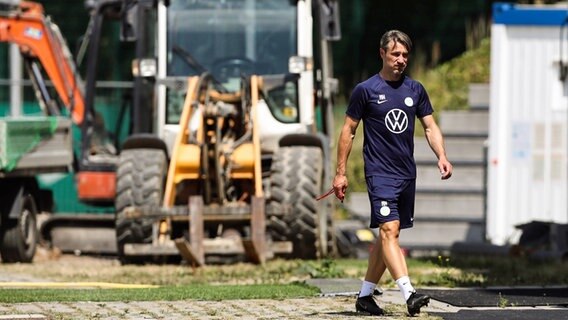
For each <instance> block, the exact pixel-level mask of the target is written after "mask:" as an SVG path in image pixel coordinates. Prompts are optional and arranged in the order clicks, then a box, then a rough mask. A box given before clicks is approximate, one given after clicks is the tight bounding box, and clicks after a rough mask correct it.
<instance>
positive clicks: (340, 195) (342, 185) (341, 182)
mask: <svg viewBox="0 0 568 320" xmlns="http://www.w3.org/2000/svg"><path fill="white" fill-rule="evenodd" d="M348 185H349V183H348V182H347V177H346V176H345V175H342V174H338V175H336V176H335V178H333V192H334V193H335V197H336V198H337V199H339V200H340V201H341V202H343V199H345V192H346V191H347V186H348Z"/></svg>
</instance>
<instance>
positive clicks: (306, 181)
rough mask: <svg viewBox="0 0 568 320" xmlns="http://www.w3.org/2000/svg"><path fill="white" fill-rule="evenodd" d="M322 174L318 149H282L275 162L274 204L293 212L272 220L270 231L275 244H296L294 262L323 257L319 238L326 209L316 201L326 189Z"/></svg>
mask: <svg viewBox="0 0 568 320" xmlns="http://www.w3.org/2000/svg"><path fill="white" fill-rule="evenodd" d="M322 171H323V155H322V151H321V149H320V148H317V147H304V146H292V147H281V148H280V149H279V150H278V152H277V153H276V154H275V156H274V158H273V161H272V167H271V177H270V178H271V189H270V202H271V205H272V206H274V207H275V208H279V207H289V208H291V212H289V213H288V214H286V215H283V216H282V215H278V214H275V215H271V216H269V217H268V219H269V222H268V231H269V232H270V236H271V237H272V239H273V240H275V241H291V242H292V244H293V252H292V253H291V255H290V256H289V257H290V258H298V259H317V258H321V257H322V252H321V251H322V250H321V248H322V245H321V244H320V243H319V242H320V241H319V237H318V229H319V226H318V212H319V211H320V210H321V209H322V207H321V205H320V204H318V203H317V201H316V200H315V198H316V196H317V195H318V194H319V193H320V192H321V189H322V186H321V185H322V175H323V174H322ZM324 246H327V244H324Z"/></svg>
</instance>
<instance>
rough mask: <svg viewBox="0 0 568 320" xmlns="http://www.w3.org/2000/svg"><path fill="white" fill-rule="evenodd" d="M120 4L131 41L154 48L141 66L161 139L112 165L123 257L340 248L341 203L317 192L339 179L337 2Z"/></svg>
mask: <svg viewBox="0 0 568 320" xmlns="http://www.w3.org/2000/svg"><path fill="white" fill-rule="evenodd" d="M125 3H127V4H131V6H130V7H129V6H128V5H127V6H126V7H128V9H127V12H126V13H125V16H126V17H127V20H128V25H129V26H130V27H131V28H129V31H130V32H131V33H130V36H131V37H132V38H136V39H137V40H136V41H138V42H141V43H146V44H156V46H155V47H151V46H148V48H147V49H148V51H147V52H146V54H147V56H146V57H145V58H144V57H143V56H142V55H139V58H140V59H137V60H136V61H135V62H134V63H133V66H134V75H135V76H136V79H137V81H140V82H144V83H145V84H146V85H149V84H152V83H153V84H154V91H152V94H153V97H151V98H149V99H140V102H147V101H155V103H156V105H155V107H153V108H147V110H148V111H149V112H148V113H146V114H144V117H146V118H147V119H154V123H153V124H152V125H151V126H152V128H153V129H152V130H151V131H153V132H155V134H154V135H151V134H135V135H132V136H131V137H130V138H128V139H127V140H126V142H125V143H124V144H123V145H122V147H121V153H120V160H119V162H118V164H117V175H116V177H117V182H116V186H117V189H116V192H117V195H116V202H115V205H116V233H117V250H118V255H119V258H120V260H121V261H122V262H123V263H137V262H143V261H147V260H149V259H152V258H154V259H155V258H158V259H160V260H163V259H165V258H168V257H174V258H179V257H183V258H184V259H185V260H187V261H188V262H190V263H192V264H195V265H202V264H204V263H206V261H216V260H218V259H220V261H226V260H227V259H231V258H237V259H238V258H239V257H241V258H245V259H248V260H249V261H254V262H257V263H262V262H264V261H265V260H266V259H269V258H271V257H274V256H282V257H290V258H302V259H316V258H321V257H325V256H328V255H331V254H333V253H334V252H335V243H334V230H333V221H332V213H333V207H332V200H331V199H326V200H324V201H320V202H316V200H315V198H316V196H317V195H318V194H320V193H323V192H324V191H325V190H326V189H329V187H330V186H331V178H332V172H331V171H330V165H331V155H330V148H331V144H332V143H331V138H332V127H333V121H332V107H333V94H334V91H335V89H336V87H337V83H336V81H335V80H334V79H333V74H332V68H331V56H330V53H331V49H330V43H329V41H332V40H337V39H339V37H340V32H339V19H338V17H339V15H338V3H337V2H336V1H323V0H321V1H320V0H314V1H309V0H306V1H258V0H230V1H211V0H196V1H183V0H171V1H165V0H158V1H125ZM143 8H146V9H143ZM152 8H155V10H156V15H155V16H151V15H148V12H151V9H152ZM138 13H143V14H145V15H146V16H144V17H141V16H139V15H138ZM147 36H149V37H150V38H145V37H147ZM139 53H141V51H140V52H139ZM146 93H147V91H146ZM135 95H136V93H135ZM135 108H136V107H135ZM151 111H153V113H152V112H151ZM133 121H136V120H133Z"/></svg>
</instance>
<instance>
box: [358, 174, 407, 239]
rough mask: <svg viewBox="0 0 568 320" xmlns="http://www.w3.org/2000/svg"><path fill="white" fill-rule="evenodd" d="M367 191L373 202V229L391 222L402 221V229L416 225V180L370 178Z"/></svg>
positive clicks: (368, 178)
mask: <svg viewBox="0 0 568 320" xmlns="http://www.w3.org/2000/svg"><path fill="white" fill-rule="evenodd" d="M366 180H367V191H368V193H369V201H370V202H371V225H370V227H371V228H378V227H379V226H380V225H381V224H383V223H385V222H389V221H395V220H399V221H400V228H401V229H406V228H412V226H413V224H414V200H415V193H416V179H393V178H385V177H379V176H369V177H367V178H366Z"/></svg>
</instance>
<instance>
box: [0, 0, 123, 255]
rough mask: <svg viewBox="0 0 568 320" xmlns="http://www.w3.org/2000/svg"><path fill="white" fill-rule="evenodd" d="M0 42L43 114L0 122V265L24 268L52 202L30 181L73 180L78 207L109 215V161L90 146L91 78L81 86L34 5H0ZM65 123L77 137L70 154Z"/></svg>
mask: <svg viewBox="0 0 568 320" xmlns="http://www.w3.org/2000/svg"><path fill="white" fill-rule="evenodd" d="M0 42H7V43H12V44H16V45H17V46H18V48H19V51H20V53H21V56H22V57H23V62H24V66H25V68H26V70H27V71H28V74H29V77H30V79H31V82H32V84H33V88H34V92H35V95H36V97H37V100H38V102H39V105H40V108H41V111H42V112H43V114H42V115H35V116H33V117H29V116H18V117H4V118H2V119H0V131H1V132H0V134H1V137H2V138H1V139H0V140H1V147H0V151H1V155H0V188H1V194H2V200H3V201H2V206H1V210H2V211H1V215H0V229H1V232H0V234H1V239H0V241H2V242H1V243H0V244H1V246H0V253H1V255H2V261H3V262H30V261H32V259H33V256H34V253H35V248H36V244H37V241H38V238H39V235H38V230H37V226H36V224H37V221H36V220H37V217H36V214H37V213H38V212H44V211H47V212H49V211H51V209H52V207H53V202H54V199H53V196H52V194H51V193H50V191H49V190H46V189H44V188H42V187H41V186H40V183H38V176H40V175H42V174H46V173H70V172H73V173H75V174H76V176H75V177H76V181H77V189H78V197H79V199H80V200H81V201H85V202H89V203H100V204H102V205H106V206H109V204H110V205H111V207H112V204H113V202H114V195H115V192H114V183H115V162H116V159H117V158H116V155H113V154H112V153H109V152H101V150H103V149H104V144H102V143H101V144H99V145H96V141H98V142H102V141H103V140H104V139H101V138H102V137H103V136H104V135H105V133H104V132H102V133H101V132H100V131H99V130H97V129H96V128H95V125H94V119H95V113H94V111H93V110H94V109H93V99H94V93H93V92H94V84H95V82H94V77H89V79H87V86H84V85H83V82H82V80H81V78H80V77H79V75H78V73H77V71H76V67H75V63H74V59H73V57H72V56H71V54H70V51H69V49H68V47H67V44H66V42H65V40H64V39H63V37H62V35H61V33H60V31H59V28H58V27H57V25H56V24H54V23H53V22H52V21H51V20H50V18H49V17H48V16H46V15H45V14H44V10H43V7H42V6H41V5H40V4H39V3H34V2H28V1H15V0H10V1H2V2H0ZM89 67H90V69H92V68H93V66H89ZM91 71H92V70H91ZM91 73H92V72H91ZM46 77H47V78H48V79H49V80H51V83H52V85H53V88H54V90H55V93H53V90H52V89H51V88H50V87H49V86H48V81H47V80H46V79H45V78H46ZM72 123H73V124H75V125H77V127H78V128H79V129H80V131H81V136H80V143H79V145H80V148H79V152H78V154H75V150H74V148H73V144H74V143H73V140H75V139H74V137H73V133H72V131H73V130H72V125H73V124H72ZM93 150H97V151H96V152H94V151H93ZM61 222H64V223H63V224H66V223H67V224H69V221H65V219H60V220H58V222H54V223H52V224H51V226H52V227H56V226H58V225H62V224H61ZM72 223H73V225H74V226H77V225H78V224H80V222H79V223H77V221H75V220H74V221H72ZM83 223H86V224H92V223H91V222H89V221H87V220H84V222H83ZM111 226H112V224H111Z"/></svg>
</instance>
